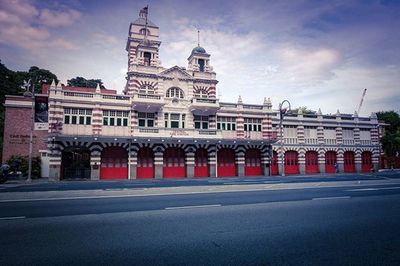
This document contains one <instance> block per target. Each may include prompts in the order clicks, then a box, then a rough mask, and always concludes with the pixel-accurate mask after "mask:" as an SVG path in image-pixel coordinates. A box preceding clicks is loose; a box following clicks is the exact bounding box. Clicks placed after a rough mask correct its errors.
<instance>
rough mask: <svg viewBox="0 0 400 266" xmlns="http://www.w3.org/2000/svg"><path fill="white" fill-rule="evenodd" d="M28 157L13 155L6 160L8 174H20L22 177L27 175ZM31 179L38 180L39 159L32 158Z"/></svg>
mask: <svg viewBox="0 0 400 266" xmlns="http://www.w3.org/2000/svg"><path fill="white" fill-rule="evenodd" d="M28 160H29V157H28V156H21V155H13V156H11V157H10V159H8V160H7V164H8V165H9V166H10V172H14V173H16V172H21V173H22V175H23V176H27V175H28V168H29V162H28ZM32 178H40V157H39V156H37V157H32Z"/></svg>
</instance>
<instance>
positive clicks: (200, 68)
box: [199, 59, 205, 72]
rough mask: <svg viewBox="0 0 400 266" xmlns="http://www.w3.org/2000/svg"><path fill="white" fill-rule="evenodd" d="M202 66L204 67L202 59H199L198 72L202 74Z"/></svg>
mask: <svg viewBox="0 0 400 266" xmlns="http://www.w3.org/2000/svg"><path fill="white" fill-rule="evenodd" d="M204 65H205V62H204V59H199V70H200V72H204Z"/></svg>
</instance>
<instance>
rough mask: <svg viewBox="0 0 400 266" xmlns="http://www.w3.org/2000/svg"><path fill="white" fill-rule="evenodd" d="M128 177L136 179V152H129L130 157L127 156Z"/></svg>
mask: <svg viewBox="0 0 400 266" xmlns="http://www.w3.org/2000/svg"><path fill="white" fill-rule="evenodd" d="M128 167H129V179H136V173H137V153H136V152H131V158H129V165H128Z"/></svg>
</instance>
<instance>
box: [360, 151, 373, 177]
mask: <svg viewBox="0 0 400 266" xmlns="http://www.w3.org/2000/svg"><path fill="white" fill-rule="evenodd" d="M372 168H373V166H372V153H371V152H370V151H364V152H363V153H362V154H361V171H362V172H364V173H369V172H371V169H372Z"/></svg>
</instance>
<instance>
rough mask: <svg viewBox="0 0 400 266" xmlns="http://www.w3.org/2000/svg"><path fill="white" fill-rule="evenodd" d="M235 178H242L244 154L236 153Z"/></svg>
mask: <svg viewBox="0 0 400 266" xmlns="http://www.w3.org/2000/svg"><path fill="white" fill-rule="evenodd" d="M236 165H237V176H239V177H242V176H244V152H242V151H239V152H237V153H236Z"/></svg>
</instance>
